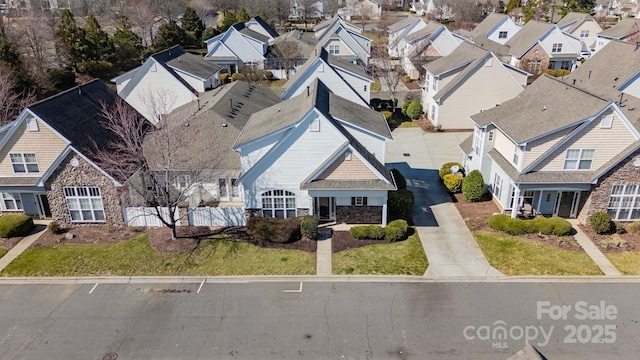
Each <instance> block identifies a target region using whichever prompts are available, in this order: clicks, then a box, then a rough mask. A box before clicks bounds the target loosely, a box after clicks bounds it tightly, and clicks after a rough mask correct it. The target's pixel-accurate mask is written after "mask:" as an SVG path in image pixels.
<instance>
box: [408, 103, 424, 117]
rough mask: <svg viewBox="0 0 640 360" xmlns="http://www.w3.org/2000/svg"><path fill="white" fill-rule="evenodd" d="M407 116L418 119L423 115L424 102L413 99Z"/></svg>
mask: <svg viewBox="0 0 640 360" xmlns="http://www.w3.org/2000/svg"><path fill="white" fill-rule="evenodd" d="M407 116H408V117H409V118H410V119H411V120H415V119H418V118H419V117H420V116H422V104H420V101H419V100H413V101H412V102H411V104H409V106H408V107H407Z"/></svg>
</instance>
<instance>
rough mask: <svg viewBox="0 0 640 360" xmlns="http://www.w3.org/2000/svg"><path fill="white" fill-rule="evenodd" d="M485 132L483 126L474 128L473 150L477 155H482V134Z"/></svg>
mask: <svg viewBox="0 0 640 360" xmlns="http://www.w3.org/2000/svg"><path fill="white" fill-rule="evenodd" d="M483 133H484V132H483V131H482V129H481V128H479V127H477V126H476V128H475V129H474V130H473V152H474V153H475V154H476V155H480V144H482V134H483Z"/></svg>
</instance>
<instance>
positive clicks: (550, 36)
mask: <svg viewBox="0 0 640 360" xmlns="http://www.w3.org/2000/svg"><path fill="white" fill-rule="evenodd" d="M505 45H508V46H509V47H510V53H509V55H511V62H510V63H511V65H513V66H517V67H519V68H521V69H524V70H526V71H528V72H530V73H532V74H534V75H536V74H540V73H541V72H542V70H544V69H553V70H558V69H563V70H574V68H575V65H576V61H577V59H578V55H579V53H580V48H581V44H580V39H579V38H577V37H574V36H573V35H569V34H567V33H565V32H564V31H562V30H560V28H558V26H557V25H555V24H549V23H544V22H540V21H535V20H531V21H529V22H527V23H526V24H525V25H524V26H523V27H522V29H520V31H518V32H517V33H516V34H515V35H513V37H512V38H511V39H509V41H507V42H506V43H505Z"/></svg>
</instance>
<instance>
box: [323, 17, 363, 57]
mask: <svg viewBox="0 0 640 360" xmlns="http://www.w3.org/2000/svg"><path fill="white" fill-rule="evenodd" d="M320 25H322V27H320V28H318V26H320ZM328 25H329V26H328V27H327V26H326V25H325V24H324V23H323V24H318V26H316V27H314V31H315V35H316V39H317V40H318V45H319V46H321V47H323V48H324V49H325V50H327V51H328V52H329V54H331V55H335V56H337V57H339V58H341V59H343V60H346V61H349V62H352V63H354V64H358V65H360V66H365V67H366V66H367V65H368V64H369V57H371V39H369V38H368V37H366V36H364V35H362V30H361V29H358V30H357V31H354V30H353V28H354V27H355V25H353V24H350V23H348V22H346V21H343V20H342V18H341V17H339V16H335V17H334V18H332V19H331V20H330V21H329V22H328ZM316 29H317V30H316Z"/></svg>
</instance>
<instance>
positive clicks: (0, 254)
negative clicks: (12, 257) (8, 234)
mask: <svg viewBox="0 0 640 360" xmlns="http://www.w3.org/2000/svg"><path fill="white" fill-rule="evenodd" d="M7 251H8V250H7V249H3V248H0V258H1V257H3V256H4V254H6V253H7Z"/></svg>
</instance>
